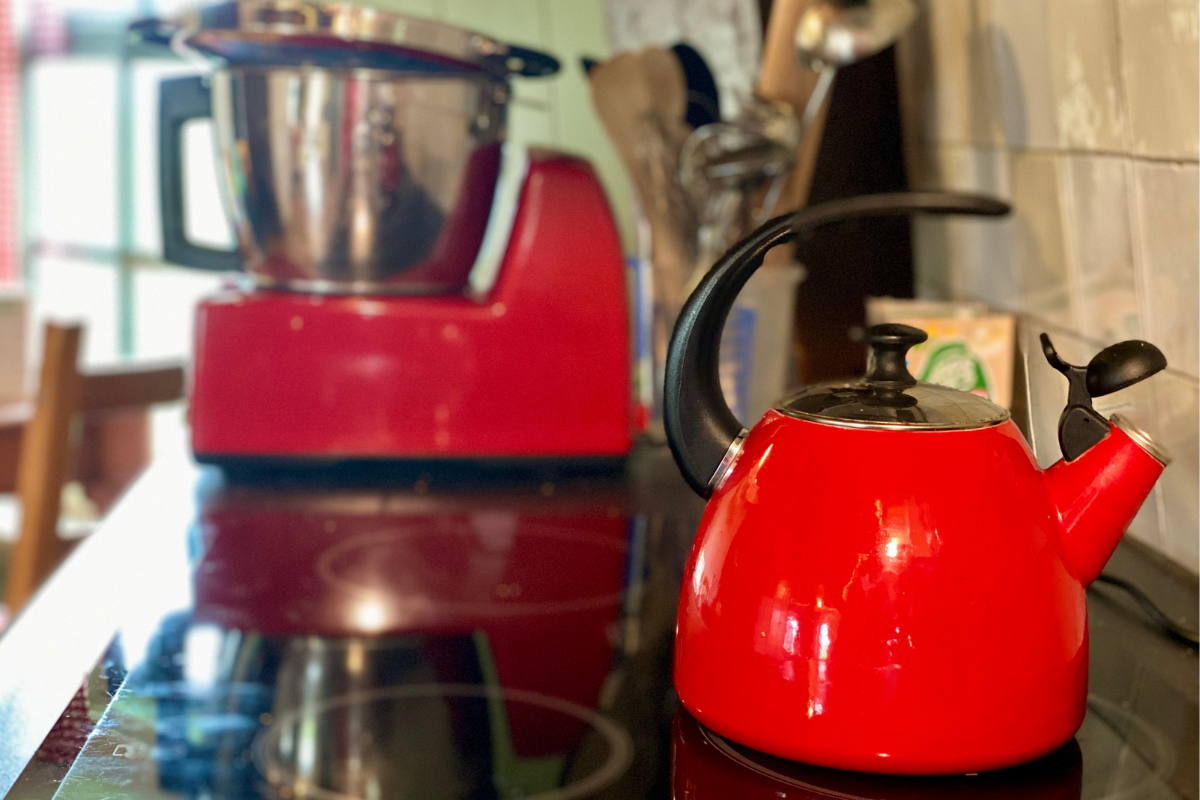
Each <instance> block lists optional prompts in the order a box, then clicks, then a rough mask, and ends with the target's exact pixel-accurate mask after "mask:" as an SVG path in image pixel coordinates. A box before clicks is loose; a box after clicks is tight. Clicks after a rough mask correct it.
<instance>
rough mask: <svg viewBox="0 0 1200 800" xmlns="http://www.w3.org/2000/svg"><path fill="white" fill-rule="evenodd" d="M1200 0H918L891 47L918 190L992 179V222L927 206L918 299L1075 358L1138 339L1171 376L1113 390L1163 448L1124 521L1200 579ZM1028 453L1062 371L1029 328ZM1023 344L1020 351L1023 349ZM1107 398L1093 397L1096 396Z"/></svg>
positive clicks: (1042, 445)
mask: <svg viewBox="0 0 1200 800" xmlns="http://www.w3.org/2000/svg"><path fill="white" fill-rule="evenodd" d="M1198 40H1200V7H1198V6H1197V4H1196V3H1195V2H1194V0H932V1H930V0H926V2H923V3H922V16H921V18H920V19H919V21H918V23H917V25H916V26H915V28H914V30H913V31H912V32H911V33H910V34H909V35H908V36H907V37H906V38H905V39H904V40H903V41H902V42H901V43H900V45H899V47H898V52H897V61H898V69H899V73H900V82H901V97H902V104H903V113H904V123H905V148H906V157H907V159H908V163H909V176H910V182H911V183H912V185H913V186H914V188H932V187H941V188H956V189H965V190H973V191H980V192H986V193H989V194H994V195H998V196H1000V197H1003V198H1005V199H1006V200H1008V201H1010V202H1011V203H1012V204H1013V209H1014V210H1013V214H1012V216H1011V217H1009V218H1008V219H1004V220H999V221H979V220H963V219H954V220H951V219H923V220H919V221H917V222H916V223H914V225H915V229H914V234H915V236H914V241H915V249H916V254H915V255H916V272H917V276H916V278H917V291H918V294H919V295H920V296H923V297H930V298H939V299H941V298H945V299H964V300H966V299H969V300H983V301H986V302H988V303H990V304H992V305H994V306H996V307H999V308H1004V309H1008V310H1012V311H1016V312H1020V313H1022V314H1023V315H1025V322H1024V323H1023V324H1022V326H1021V329H1022V333H1021V336H1022V337H1023V338H1024V339H1030V337H1032V338H1033V339H1036V333H1037V332H1038V330H1039V329H1040V328H1041V327H1049V328H1050V329H1051V330H1052V331H1054V332H1055V333H1054V336H1055V343H1056V345H1058V348H1059V350H1060V352H1062V353H1063V355H1064V357H1066V358H1068V359H1069V360H1071V359H1074V360H1076V361H1077V363H1086V361H1087V360H1088V358H1090V356H1091V355H1092V354H1093V353H1094V352H1095V351H1096V350H1097V349H1098V348H1100V347H1102V346H1104V345H1106V344H1111V343H1112V342H1116V341H1120V340H1121V339H1128V338H1134V337H1137V338H1145V339H1147V340H1149V341H1152V342H1154V343H1155V344H1157V345H1158V346H1159V347H1160V348H1162V350H1163V352H1164V353H1165V354H1166V356H1167V359H1168V361H1169V362H1170V364H1171V369H1170V370H1169V371H1168V372H1167V373H1164V374H1162V375H1159V376H1156V377H1155V378H1153V379H1152V380H1150V381H1147V382H1146V383H1145V384H1143V385H1141V386H1139V387H1138V388H1136V389H1129V390H1126V391H1123V392H1120V393H1118V394H1117V395H1116V396H1113V397H1111V398H1104V400H1105V401H1108V402H1107V405H1106V407H1105V411H1106V413H1109V412H1111V411H1115V410H1118V408H1117V407H1116V406H1118V405H1119V406H1122V407H1123V408H1121V409H1120V410H1122V411H1123V412H1125V413H1128V415H1129V416H1131V417H1132V418H1134V419H1135V420H1137V421H1138V422H1139V423H1140V424H1141V425H1143V426H1144V427H1145V428H1147V430H1150V431H1151V432H1153V433H1154V434H1155V436H1156V438H1158V439H1159V440H1161V441H1162V442H1163V443H1164V444H1166V445H1167V446H1168V447H1169V449H1170V450H1171V451H1172V453H1173V455H1174V457H1175V461H1174V462H1173V463H1172V464H1171V466H1170V467H1168V469H1167V471H1166V472H1165V473H1164V475H1163V479H1162V481H1161V482H1160V484H1159V487H1158V488H1157V489H1156V490H1155V494H1154V496H1153V497H1152V499H1151V500H1150V501H1148V502H1147V503H1146V505H1145V506H1144V507H1143V509H1142V512H1141V514H1140V515H1139V517H1138V519H1137V520H1136V521H1135V522H1134V525H1133V527H1132V528H1131V534H1132V535H1134V536H1136V537H1137V538H1139V539H1141V540H1143V541H1145V542H1148V543H1149V544H1152V545H1154V546H1155V547H1157V548H1159V549H1160V550H1162V551H1163V552H1165V553H1167V554H1168V555H1170V556H1171V557H1172V558H1174V559H1175V560H1176V561H1178V562H1179V563H1181V564H1183V565H1184V566H1186V567H1188V568H1189V569H1191V570H1192V571H1193V572H1200V554H1198V551H1200V520H1198V514H1197V494H1198V492H1197V484H1198V481H1200V465H1198V463H1197V461H1198V450H1200V435H1198V433H1197V428H1198V420H1200V403H1198V398H1200V302H1198V298H1200V228H1198V219H1200V163H1198V161H1200V68H1198V67H1200V46H1198ZM1021 344H1022V347H1023V350H1025V352H1029V353H1032V354H1033V356H1032V357H1030V358H1029V359H1028V362H1029V364H1028V366H1029V370H1030V372H1029V392H1030V394H1029V406H1030V415H1031V421H1030V424H1031V427H1032V432H1033V439H1034V447H1035V451H1036V452H1037V454H1038V458H1039V460H1040V461H1042V462H1043V463H1049V462H1051V461H1053V460H1055V459H1057V458H1058V455H1059V454H1058V445H1057V442H1056V440H1055V436H1054V429H1055V426H1056V424H1057V420H1058V414H1059V412H1060V411H1061V410H1062V406H1063V402H1064V400H1065V398H1066V382H1065V381H1064V380H1063V379H1062V376H1060V375H1058V374H1057V373H1055V372H1053V370H1050V369H1049V367H1047V366H1046V365H1045V364H1044V361H1043V360H1042V359H1041V356H1040V353H1039V351H1038V349H1037V348H1036V346H1034V345H1035V343H1034V342H1033V341H1023V342H1022V343H1021ZM1030 346H1032V348H1033V349H1032V350H1026V349H1025V348H1027V347H1030ZM1100 405H1101V404H1100V403H1099V402H1098V403H1097V406H1098V407H1099V406H1100Z"/></svg>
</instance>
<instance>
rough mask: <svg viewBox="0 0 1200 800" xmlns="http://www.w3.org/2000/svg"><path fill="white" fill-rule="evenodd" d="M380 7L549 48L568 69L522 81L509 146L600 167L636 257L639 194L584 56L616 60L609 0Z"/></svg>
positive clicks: (396, 1) (382, 2) (438, 1)
mask: <svg viewBox="0 0 1200 800" xmlns="http://www.w3.org/2000/svg"><path fill="white" fill-rule="evenodd" d="M367 2H368V4H369V5H372V6H375V7H377V8H382V9H387V10H389V11H397V12H400V13H405V14H412V15H413V16H419V17H426V18H429V19H437V20H441V21H443V22H448V23H450V24H452V25H459V26H461V27H464V28H469V29H471V30H474V31H478V32H480V33H483V34H486V35H488V36H491V37H493V38H495V39H499V40H501V41H504V42H510V43H512V44H519V45H524V46H526V47H532V48H534V49H539V50H545V51H546V52H548V53H551V54H552V55H554V56H555V57H557V58H558V60H559V61H560V63H561V64H562V68H561V70H560V71H559V72H558V74H557V75H554V76H553V77H551V78H542V79H532V78H517V79H515V80H514V81H513V94H514V99H513V103H512V106H511V107H510V109H509V137H508V138H509V141H512V142H515V143H518V144H522V145H541V146H549V147H553V148H555V149H558V150H563V151H566V152H570V153H574V154H577V155H580V156H583V157H585V158H587V159H588V160H589V161H591V162H592V165H593V166H594V167H595V169H596V171H597V172H598V173H599V175H600V179H601V180H602V181H603V183H604V189H605V191H606V192H607V193H608V201H609V203H610V204H612V207H613V212H614V214H615V215H616V217H617V224H618V225H619V226H620V228H621V240H622V243H623V244H624V248H625V252H627V253H631V252H633V251H634V241H635V239H634V226H633V214H632V203H631V194H630V190H629V184H628V181H627V179H626V177H625V171H624V168H623V167H622V166H621V162H620V161H619V160H618V158H617V154H616V152H615V151H614V150H613V148H612V145H610V144H609V141H608V138H607V137H606V136H605V134H604V130H603V128H601V127H600V121H599V120H598V119H597V118H596V115H595V113H594V112H593V111H592V104H591V99H590V98H589V96H588V87H587V79H586V77H585V76H584V73H583V67H582V66H580V63H579V60H580V57H581V56H589V57H591V58H598V59H605V58H608V56H609V54H610V48H609V43H608V27H607V22H606V20H605V16H604V3H603V0H504V1H503V2H497V0H367Z"/></svg>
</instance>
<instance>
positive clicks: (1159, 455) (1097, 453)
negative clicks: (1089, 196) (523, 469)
mask: <svg viewBox="0 0 1200 800" xmlns="http://www.w3.org/2000/svg"><path fill="white" fill-rule="evenodd" d="M1006 210H1007V209H1006V207H1005V206H1004V205H1003V204H1001V203H998V202H996V201H990V200H986V199H983V198H978V197H972V196H967V195H956V194H945V193H908V194H897V195H873V196H867V197H860V198H853V199H849V200H842V201H835V202H831V203H826V204H823V205H819V206H815V207H812V208H810V209H807V210H804V211H801V212H798V213H797V214H795V215H792V216H790V217H782V218H780V219H777V220H774V221H772V222H769V223H767V224H766V225H764V226H763V227H762V228H760V229H759V230H758V231H757V232H755V233H754V234H752V235H751V236H750V237H749V238H747V239H746V240H745V241H743V242H742V243H740V244H739V245H736V246H735V247H734V248H733V249H732V250H730V252H729V253H727V254H726V255H725V256H724V257H722V259H721V260H720V261H718V262H717V263H716V265H714V267H713V268H712V270H711V271H710V272H709V273H708V274H707V275H706V276H705V278H704V279H703V281H702V282H701V283H700V285H699V286H698V287H697V288H696V290H695V292H694V293H693V294H692V296H691V297H690V298H689V300H688V302H687V304H686V305H685V306H684V309H683V312H682V314H681V316H680V319H679V322H678V324H677V326H676V328H675V332H674V334H673V336H672V340H671V345H670V351H669V354H668V359H667V383H666V403H665V415H664V416H665V421H666V427H667V434H668V438H669V441H670V445H671V450H672V452H673V453H674V455H675V459H676V461H677V462H678V464H679V466H680V468H681V469H682V471H683V474H684V476H685V477H686V478H687V480H688V482H689V483H690V484H691V485H692V487H693V488H694V489H695V490H696V491H697V492H698V493H700V494H701V495H702V496H705V497H709V498H710V499H709V502H708V506H707V507H706V509H705V512H704V517H703V520H702V522H701V525H700V530H699V533H698V535H697V537H696V540H695V544H694V545H693V547H692V551H691V555H690V558H689V560H688V563H687V567H686V571H685V574H684V583H683V592H682V597H681V599H680V604H679V617H678V623H677V627H676V638H675V686H676V689H677V690H678V693H679V697H680V699H681V700H682V702H683V705H684V706H686V707H687V709H688V710H689V711H690V712H691V713H692V714H693V715H694V716H695V717H696V718H697V719H698V720H700V721H701V722H702V723H704V724H705V725H707V726H708V727H710V728H712V729H713V730H715V731H716V732H717V733H720V734H722V735H724V736H726V737H728V738H730V739H732V740H734V741H736V742H740V743H742V744H744V745H747V746H749V747H752V748H754V749H757V750H760V751H763V752H766V753H769V754H773V755H777V756H782V757H785V758H789V759H793V760H797V761H804V762H808V763H811V764H817V765H821V766H826V767H835V768H839V769H849V770H859V771H866V772H881V773H896V774H950V773H964V772H981V771H984V770H992V769H998V768H1001V767H1007V766H1010V765H1014V764H1018V763H1021V762H1024V761H1028V760H1031V759H1034V758H1037V757H1039V756H1042V755H1045V754H1047V753H1050V752H1051V751H1053V750H1055V749H1056V748H1058V747H1059V746H1060V745H1062V744H1063V743H1064V742H1066V741H1068V740H1069V739H1070V738H1071V737H1072V736H1073V735H1074V734H1075V732H1076V730H1078V728H1079V725H1080V724H1081V722H1082V721H1083V715H1084V711H1085V701H1086V695H1087V671H1088V632H1087V610H1086V606H1085V603H1084V589H1085V587H1086V586H1087V585H1088V584H1089V583H1090V582H1091V581H1093V580H1094V579H1095V578H1096V576H1097V575H1099V573H1100V570H1101V567H1103V565H1104V563H1105V562H1106V561H1107V560H1108V558H1109V556H1110V555H1111V553H1112V551H1113V549H1114V548H1115V547H1116V545H1117V542H1118V541H1119V540H1120V538H1121V536H1122V534H1123V533H1124V531H1125V529H1126V527H1127V526H1128V525H1129V523H1130V521H1131V520H1132V519H1133V517H1134V514H1135V513H1136V512H1137V510H1138V508H1139V507H1140V506H1141V504H1142V502H1143V500H1144V499H1145V498H1146V496H1147V495H1148V494H1149V492H1150V490H1151V488H1152V487H1153V486H1154V483H1155V481H1156V480H1157V479H1158V476H1159V475H1160V474H1161V473H1162V470H1163V467H1164V466H1165V464H1166V462H1167V460H1168V459H1167V456H1166V455H1165V454H1164V452H1163V451H1162V450H1160V449H1159V448H1157V447H1156V446H1155V445H1154V443H1153V442H1152V441H1151V440H1150V438H1149V437H1148V436H1146V434H1144V433H1142V432H1141V431H1139V430H1137V429H1136V428H1134V427H1133V426H1132V425H1130V424H1128V423H1127V422H1124V421H1122V420H1120V419H1118V418H1117V417H1114V418H1113V420H1111V421H1109V420H1106V419H1104V417H1102V416H1100V415H1099V414H1098V413H1097V412H1096V411H1095V410H1093V408H1092V402H1091V399H1092V397H1096V396H1099V395H1102V394H1107V393H1109V392H1113V391H1116V390H1117V389H1121V388H1124V387H1126V386H1129V385H1131V384H1133V383H1136V382H1137V381H1139V380H1142V379H1144V378H1146V377H1148V376H1149V375H1151V374H1153V373H1155V372H1157V371H1158V370H1160V369H1162V368H1164V367H1165V366H1166V359H1165V358H1163V356H1162V354H1161V353H1160V352H1159V351H1158V350H1157V349H1156V348H1155V347H1153V346H1152V345H1150V344H1147V343H1145V342H1123V343H1121V344H1118V345H1114V346H1112V347H1110V348H1108V349H1107V350H1105V351H1103V352H1102V353H1100V354H1099V355H1098V356H1096V357H1095V358H1094V359H1093V360H1092V362H1091V363H1090V364H1088V366H1087V367H1075V366H1072V365H1070V364H1066V363H1065V362H1063V361H1062V360H1061V359H1059V358H1058V356H1057V354H1056V353H1055V352H1054V349H1053V346H1052V345H1051V343H1050V340H1049V338H1047V337H1045V336H1043V339H1042V342H1043V348H1044V349H1045V351H1046V355H1047V357H1048V358H1049V359H1050V361H1051V363H1052V364H1053V365H1054V366H1055V367H1056V368H1058V369H1059V370H1060V371H1062V372H1063V373H1064V374H1065V375H1066V376H1067V378H1068V380H1069V382H1070V394H1069V400H1068V405H1067V408H1066V410H1065V411H1064V412H1063V414H1062V416H1061V418H1060V421H1059V440H1060V444H1061V445H1062V449H1063V453H1064V456H1065V458H1064V459H1063V460H1061V461H1059V462H1058V463H1056V464H1054V465H1053V466H1052V467H1050V468H1049V469H1046V470H1042V469H1040V468H1039V467H1038V464H1037V462H1036V461H1035V460H1034V457H1033V454H1032V453H1031V451H1030V449H1029V446H1028V445H1027V444H1026V442H1025V440H1024V438H1023V437H1022V436H1021V434H1020V432H1019V431H1018V430H1017V428H1016V426H1015V425H1014V424H1013V422H1012V420H1011V419H1010V418H1009V413H1008V411H1006V410H1005V409H1003V408H1001V407H999V406H997V405H994V404H992V403H990V402H988V401H987V400H985V399H983V398H982V397H978V396H975V395H972V394H968V393H965V392H960V391H956V390H953V389H948V388H944V387H940V386H934V385H931V384H926V383H921V382H918V381H917V380H915V379H914V378H913V377H912V376H911V375H909V373H908V370H907V368H906V363H905V354H906V352H907V350H908V348H909V347H911V346H912V345H914V344H917V343H919V342H921V341H924V340H925V338H926V336H925V334H924V332H922V331H920V330H918V329H916V328H911V327H908V326H905V325H878V326H875V327H874V328H871V329H870V330H869V332H868V335H869V339H870V343H871V346H872V348H873V351H874V359H873V365H872V367H871V369H870V371H869V372H868V374H867V375H866V377H865V378H863V379H861V380H858V381H854V382H845V383H840V384H827V385H817V386H810V387H807V388H805V389H803V390H802V391H800V392H799V393H797V394H795V395H793V396H791V397H789V398H788V399H786V400H784V401H783V402H782V403H781V404H779V405H778V406H776V407H775V408H774V409H772V410H770V411H768V412H767V413H766V414H765V415H764V416H763V418H762V420H761V421H759V423H758V424H757V425H755V426H754V428H753V430H750V431H746V430H745V429H743V428H742V426H741V424H740V423H739V422H738V421H737V420H736V419H735V418H734V416H733V414H732V413H731V412H730V411H729V408H728V407H727V406H726V404H725V401H724V399H723V397H722V394H721V387H720V382H719V376H718V372H717V355H718V346H719V343H720V334H721V329H722V327H723V325H724V321H725V318H726V315H727V314H728V312H729V309H730V306H731V304H732V303H733V300H734V298H735V297H736V295H737V293H738V291H739V290H740V289H741V287H742V286H743V285H744V284H745V282H746V280H747V279H748V278H749V277H750V275H751V274H752V273H753V272H754V271H755V269H757V268H758V266H759V265H760V264H761V263H762V256H763V254H764V253H765V252H766V250H768V249H769V248H771V247H773V246H775V245H777V244H780V243H782V242H785V241H789V240H790V239H792V238H795V237H796V236H797V235H798V234H800V233H801V232H804V231H806V230H808V229H811V228H813V227H816V226H818V225H823V224H828V223H830V222H837V221H840V220H844V219H848V218H859V217H867V216H877V215H883V214H910V213H919V212H928V211H932V212H935V213H974V214H999V213H1004V212H1005V211H1006Z"/></svg>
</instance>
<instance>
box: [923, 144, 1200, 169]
mask: <svg viewBox="0 0 1200 800" xmlns="http://www.w3.org/2000/svg"><path fill="white" fill-rule="evenodd" d="M922 146H924V147H934V148H937V147H960V148H969V149H972V150H997V151H1003V152H1006V153H1009V154H1010V155H1045V156H1098V157H1107V158H1123V159H1126V160H1128V161H1144V162H1146V163H1150V164H1177V165H1179V166H1196V165H1200V159H1193V158H1172V157H1169V156H1144V155H1138V154H1137V153H1123V152H1121V151H1119V150H1086V149H1083V148H1078V147H1062V148H1053V147H1024V146H1019V145H1011V144H1006V143H1004V142H999V143H997V142H987V143H979V142H956V141H950V140H947V139H942V140H926V141H923V142H922Z"/></svg>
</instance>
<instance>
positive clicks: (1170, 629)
mask: <svg viewBox="0 0 1200 800" xmlns="http://www.w3.org/2000/svg"><path fill="white" fill-rule="evenodd" d="M1096 581H1097V582H1098V583H1107V584H1108V585H1110V586H1115V587H1117V588H1118V589H1123V590H1124V591H1126V592H1128V593H1129V595H1130V596H1131V597H1133V599H1134V600H1136V601H1137V604H1138V605H1139V606H1141V607H1142V610H1143V611H1145V612H1146V614H1147V615H1148V616H1149V617H1150V619H1152V620H1154V622H1155V623H1156V624H1157V625H1158V626H1159V627H1160V628H1162V629H1163V630H1164V631H1166V633H1167V634H1168V635H1169V636H1170V637H1171V638H1172V639H1175V640H1177V641H1180V642H1183V643H1184V644H1186V645H1187V646H1188V647H1191V648H1192V649H1197V648H1200V634H1197V632H1196V631H1194V630H1191V629H1190V628H1185V627H1183V626H1182V625H1180V624H1179V623H1177V622H1175V620H1173V619H1171V618H1170V617H1168V616H1167V615H1166V614H1164V613H1163V612H1162V611H1161V610H1160V609H1159V607H1158V606H1156V605H1154V603H1153V601H1151V600H1150V598H1149V597H1147V596H1146V593H1145V592H1143V591H1142V590H1141V589H1139V588H1138V587H1136V586H1134V585H1133V584H1132V583H1130V582H1129V581H1127V580H1125V579H1124V578H1118V577H1116V576H1115V575H1105V574H1103V573H1101V575H1100V577H1098V578H1096Z"/></svg>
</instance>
